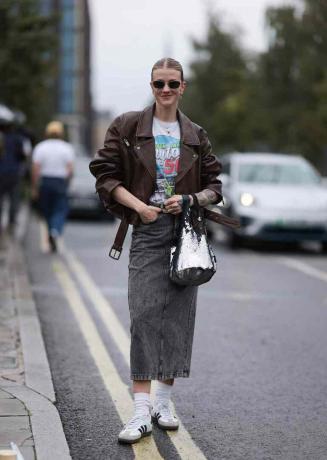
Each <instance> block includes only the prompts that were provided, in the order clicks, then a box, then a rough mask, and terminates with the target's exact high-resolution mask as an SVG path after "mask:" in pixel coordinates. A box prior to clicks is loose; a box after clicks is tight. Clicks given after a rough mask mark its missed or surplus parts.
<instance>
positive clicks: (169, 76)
mask: <svg viewBox="0 0 327 460" xmlns="http://www.w3.org/2000/svg"><path fill="white" fill-rule="evenodd" d="M154 82H161V86H162V85H163V83H164V87H163V88H156V87H155V85H156V83H154ZM169 82H179V83H180V85H179V87H178V88H170V87H169V85H168V83H169ZM175 84H176V83H175ZM150 85H151V88H152V93H153V95H154V97H155V99H156V103H157V104H158V105H160V106H162V107H164V108H169V107H174V106H175V107H177V105H178V101H179V98H180V97H181V95H182V94H183V93H184V91H185V87H186V83H185V81H182V79H181V73H180V72H179V71H178V70H175V69H167V68H163V69H156V70H154V71H153V74H152V81H151V83H150ZM173 85H174V83H173Z"/></svg>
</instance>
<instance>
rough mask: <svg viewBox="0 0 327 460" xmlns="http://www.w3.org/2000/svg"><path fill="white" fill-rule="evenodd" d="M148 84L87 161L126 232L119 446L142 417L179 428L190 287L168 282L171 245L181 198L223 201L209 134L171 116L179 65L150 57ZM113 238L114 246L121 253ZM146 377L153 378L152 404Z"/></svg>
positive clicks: (181, 87) (192, 297) (142, 431)
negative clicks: (141, 103)
mask: <svg viewBox="0 0 327 460" xmlns="http://www.w3.org/2000/svg"><path fill="white" fill-rule="evenodd" d="M150 85H151V88H152V92H153V95H154V98H155V103H154V105H153V106H152V107H148V108H146V109H145V110H144V111H142V112H128V113H125V114H123V115H121V116H119V117H118V118H117V119H116V120H114V122H113V123H112V124H111V126H110V127H109V129H108V131H107V134H106V139H105V144H104V148H103V149H101V150H99V152H98V154H97V155H96V157H95V159H94V160H93V161H92V162H91V164H90V170H91V172H92V174H94V176H95V177H96V178H97V181H96V189H97V191H98V193H99V195H100V198H101V199H102V201H103V202H104V204H105V206H106V207H107V208H108V209H109V210H110V211H111V212H112V213H114V214H116V215H117V216H119V217H120V218H122V219H123V225H122V229H121V233H122V234H123V235H124V233H126V228H127V226H126V225H125V228H124V222H125V223H127V224H128V223H130V224H133V225H134V227H133V234H132V243H131V249H130V263H129V309H130V317H131V354H130V358H131V378H132V380H133V393H134V406H135V412H134V415H133V417H132V419H131V420H130V421H129V422H128V423H127V425H126V426H125V428H124V429H123V430H122V431H121V433H120V434H119V437H118V440H119V441H120V442H123V443H133V442H136V441H138V440H139V439H140V438H141V437H143V436H145V435H147V434H150V433H151V431H152V423H151V418H152V421H154V422H156V423H157V425H158V426H159V427H160V428H162V429H166V430H176V429H178V420H177V418H176V417H175V416H174V415H173V414H172V413H171V410H170V407H169V400H170V395H171V391H172V387H173V383H174V379H175V378H176V377H188V376H189V373H190V361H191V352H192V342H193V331H194V320H195V309H196V296H197V288H196V287H193V286H187V287H182V286H178V285H176V284H174V283H172V282H171V281H170V279H169V258H170V246H171V242H172V238H173V234H174V227H175V222H176V219H177V218H178V217H177V216H178V214H180V213H181V211H182V208H181V203H182V194H187V195H189V194H192V193H196V195H197V197H198V199H199V202H200V205H201V206H206V205H207V204H210V203H217V202H219V201H220V200H221V199H222V197H221V182H220V181H219V180H218V179H217V176H218V174H219V172H220V169H221V168H220V164H219V162H218V161H217V159H216V158H215V156H214V155H213V154H212V153H211V146H210V142H209V140H208V137H207V135H206V133H205V131H204V130H203V129H202V128H201V127H199V126H198V125H196V124H194V123H193V122H191V121H190V120H189V119H188V118H187V117H186V116H185V115H184V114H183V113H182V112H181V111H179V110H178V103H179V100H180V98H181V96H182V95H183V93H184V91H185V89H186V82H185V81H184V77H183V69H182V66H181V65H180V63H179V62H177V61H175V60H174V59H171V58H165V59H161V60H159V61H158V62H157V63H156V64H155V65H154V66H153V68H152V72H151V83H150ZM190 198H192V197H190ZM124 230H125V231H124ZM122 239H123V237H122V238H121V234H120V235H118V238H116V241H115V243H116V244H115V245H114V249H116V250H121V247H120V246H121V240H122ZM118 240H119V241H118ZM151 380H158V381H159V382H158V387H157V392H156V399H155V402H154V404H153V407H151V403H150V388H151Z"/></svg>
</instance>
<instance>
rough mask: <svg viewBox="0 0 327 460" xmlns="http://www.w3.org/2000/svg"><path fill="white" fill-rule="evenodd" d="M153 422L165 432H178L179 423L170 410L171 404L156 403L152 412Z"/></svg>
mask: <svg viewBox="0 0 327 460" xmlns="http://www.w3.org/2000/svg"><path fill="white" fill-rule="evenodd" d="M151 417H152V421H153V422H154V423H156V424H157V425H158V427H159V428H161V429H163V430H178V427H179V421H178V418H177V417H175V416H174V415H173V414H172V413H171V410H170V407H169V402H167V404H166V403H162V402H159V403H155V405H154V406H153V408H152V410H151Z"/></svg>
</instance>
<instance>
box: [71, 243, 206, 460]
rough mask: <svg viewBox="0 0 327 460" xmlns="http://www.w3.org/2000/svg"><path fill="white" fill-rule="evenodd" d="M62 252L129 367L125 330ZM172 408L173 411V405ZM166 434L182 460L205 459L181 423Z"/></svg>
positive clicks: (83, 271)
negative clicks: (177, 427) (176, 428)
mask: <svg viewBox="0 0 327 460" xmlns="http://www.w3.org/2000/svg"><path fill="white" fill-rule="evenodd" d="M63 252H64V255H65V258H66V260H67V263H68V265H69V267H70V268H71V270H72V271H73V273H74V274H75V275H76V277H77V279H78V280H79V282H80V284H81V286H82V287H83V290H84V292H85V293H86V295H87V296H88V298H89V299H90V301H91V302H92V303H93V305H94V307H95V309H96V311H97V312H98V314H99V316H100V317H101V320H102V322H103V324H104V325H105V327H106V329H107V330H108V332H109V334H110V335H111V337H112V339H113V340H114V342H115V343H116V346H117V348H118V349H119V351H120V352H121V354H122V355H123V357H124V359H125V361H126V364H127V365H128V366H129V349H130V340H129V337H128V335H127V333H126V332H125V329H124V328H123V326H122V325H121V323H120V320H119V319H118V317H117V315H116V313H115V312H114V310H113V308H112V306H111V305H110V302H109V301H108V300H107V299H106V298H105V297H104V296H103V294H102V293H101V291H100V289H99V288H98V286H97V285H96V284H95V282H94V281H93V280H92V278H91V277H90V275H89V274H88V272H87V271H86V269H85V268H84V266H83V265H82V263H81V262H79V260H78V259H77V257H76V256H75V255H74V254H73V253H72V252H71V251H69V250H67V248H65V249H64V251H63ZM172 408H173V410H174V411H175V407H174V406H173V404H172ZM167 434H168V436H169V437H170V439H171V441H172V443H173V444H174V446H175V448H176V450H177V452H178V453H179V455H180V457H181V459H182V460H190V459H192V460H205V459H206V457H205V456H204V454H203V453H202V451H201V450H200V448H199V447H198V446H197V445H196V444H195V443H194V441H193V439H192V438H191V436H190V434H189V432H188V431H187V430H186V428H185V427H184V425H183V423H182V422H181V421H180V426H179V429H178V431H175V432H172V431H167Z"/></svg>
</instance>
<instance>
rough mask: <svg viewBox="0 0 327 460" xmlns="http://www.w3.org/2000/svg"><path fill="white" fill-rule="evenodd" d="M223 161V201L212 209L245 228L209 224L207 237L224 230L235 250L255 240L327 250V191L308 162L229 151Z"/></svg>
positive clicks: (293, 156)
mask: <svg viewBox="0 0 327 460" xmlns="http://www.w3.org/2000/svg"><path fill="white" fill-rule="evenodd" d="M220 160H221V162H222V166H223V170H222V174H221V176H219V177H221V180H222V182H223V195H224V202H225V203H224V205H223V206H221V204H220V205H218V206H217V205H216V206H214V207H213V210H214V211H216V212H222V213H223V214H226V215H229V216H232V217H236V218H238V219H239V220H240V223H241V227H240V228H239V229H236V230H229V229H226V228H224V229H223V227H222V226H218V225H217V224H214V223H211V222H210V221H208V231H209V233H216V234H217V232H220V233H221V231H222V229H223V232H224V236H225V238H227V241H228V243H229V244H230V245H231V246H237V245H239V244H240V243H241V242H242V241H243V240H245V239H247V240H250V239H252V240H254V239H257V240H261V241H280V242H302V241H320V242H321V243H322V247H323V249H324V250H326V249H327V188H326V186H324V185H323V184H322V178H321V176H320V175H319V173H318V172H317V171H316V170H315V169H314V168H313V167H312V166H311V165H310V163H309V162H308V161H307V160H305V159H304V158H303V157H301V156H295V155H286V154H285V155H284V154H271V153H230V154H227V155H224V156H223V157H222V158H221V159H220ZM218 227H219V229H218Z"/></svg>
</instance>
